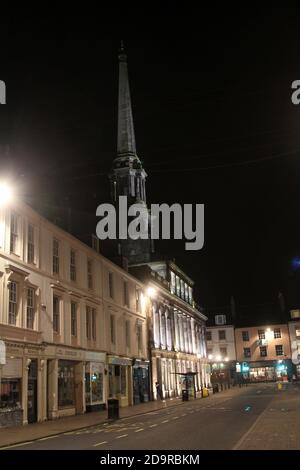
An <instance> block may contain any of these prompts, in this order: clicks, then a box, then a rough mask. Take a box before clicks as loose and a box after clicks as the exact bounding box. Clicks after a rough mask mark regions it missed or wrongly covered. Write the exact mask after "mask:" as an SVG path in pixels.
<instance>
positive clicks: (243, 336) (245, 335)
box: [242, 331, 249, 341]
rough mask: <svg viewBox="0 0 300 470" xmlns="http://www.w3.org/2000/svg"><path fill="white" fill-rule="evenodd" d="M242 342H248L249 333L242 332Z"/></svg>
mask: <svg viewBox="0 0 300 470" xmlns="http://www.w3.org/2000/svg"><path fill="white" fill-rule="evenodd" d="M242 338H243V341H249V331H242Z"/></svg>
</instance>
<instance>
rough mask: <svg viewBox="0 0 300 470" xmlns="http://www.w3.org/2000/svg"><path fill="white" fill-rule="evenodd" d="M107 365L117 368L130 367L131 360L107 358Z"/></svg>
mask: <svg viewBox="0 0 300 470" xmlns="http://www.w3.org/2000/svg"><path fill="white" fill-rule="evenodd" d="M108 363H109V364H115V365H117V366H131V365H132V360H131V359H125V358H123V357H109V358H108Z"/></svg>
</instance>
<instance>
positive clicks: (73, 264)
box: [70, 250, 76, 281]
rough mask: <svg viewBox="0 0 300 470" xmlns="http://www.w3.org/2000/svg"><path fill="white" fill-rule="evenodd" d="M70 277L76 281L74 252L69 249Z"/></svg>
mask: <svg viewBox="0 0 300 470" xmlns="http://www.w3.org/2000/svg"><path fill="white" fill-rule="evenodd" d="M70 279H71V281H76V253H75V251H74V250H71V251H70Z"/></svg>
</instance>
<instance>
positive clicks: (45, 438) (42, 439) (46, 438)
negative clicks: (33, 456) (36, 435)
mask: <svg viewBox="0 0 300 470" xmlns="http://www.w3.org/2000/svg"><path fill="white" fill-rule="evenodd" d="M58 436H59V435H58V434H56V435H55V436H48V437H42V438H41V439H39V441H47V440H48V439H54V438H55V437H58Z"/></svg>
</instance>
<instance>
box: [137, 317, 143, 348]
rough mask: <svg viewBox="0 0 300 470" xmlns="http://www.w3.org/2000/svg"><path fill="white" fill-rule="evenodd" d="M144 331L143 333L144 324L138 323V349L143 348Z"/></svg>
mask: <svg viewBox="0 0 300 470" xmlns="http://www.w3.org/2000/svg"><path fill="white" fill-rule="evenodd" d="M142 333H143V330H142V324H141V323H138V324H137V327H136V336H137V345H138V351H141V350H142Z"/></svg>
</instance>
